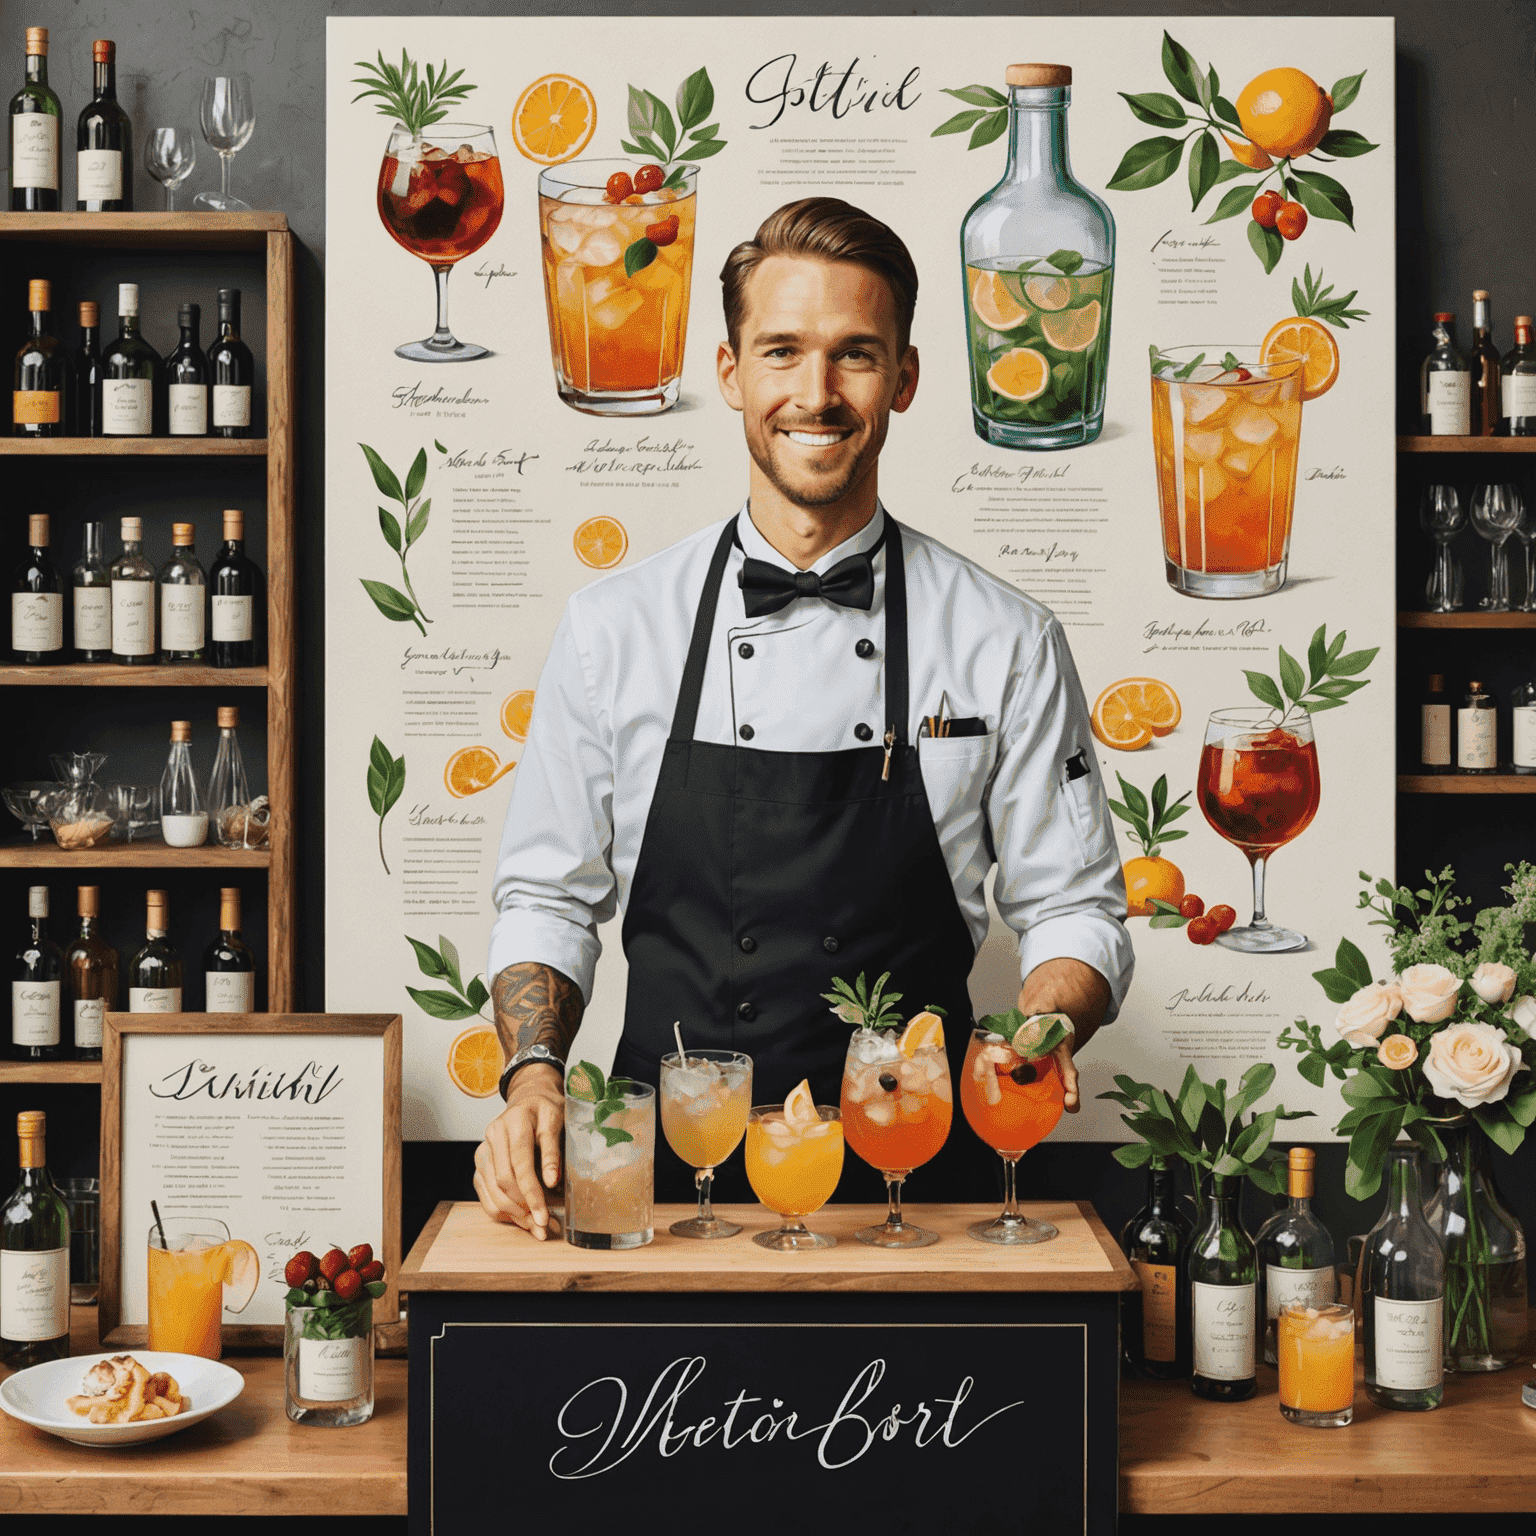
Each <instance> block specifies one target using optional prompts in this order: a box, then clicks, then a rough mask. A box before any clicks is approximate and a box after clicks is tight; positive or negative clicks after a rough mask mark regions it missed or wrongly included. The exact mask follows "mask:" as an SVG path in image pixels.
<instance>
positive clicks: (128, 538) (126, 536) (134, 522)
mask: <svg viewBox="0 0 1536 1536" xmlns="http://www.w3.org/2000/svg"><path fill="white" fill-rule="evenodd" d="M143 537H144V520H143V518H140V517H125V518H124V519H123V524H122V540H123V543H125V544H128V543H135V544H136V543H138V541H139V540H140V539H142V538H143Z"/></svg>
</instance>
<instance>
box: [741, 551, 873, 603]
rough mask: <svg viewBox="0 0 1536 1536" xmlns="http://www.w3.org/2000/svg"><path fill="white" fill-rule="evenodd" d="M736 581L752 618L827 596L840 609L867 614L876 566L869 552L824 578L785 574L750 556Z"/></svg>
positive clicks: (805, 573)
mask: <svg viewBox="0 0 1536 1536" xmlns="http://www.w3.org/2000/svg"><path fill="white" fill-rule="evenodd" d="M737 580H738V581H739V582H740V583H741V592H742V600H743V602H744V603H745V604H746V609H747V617H748V618H749V619H760V618H762V617H763V615H764V614H767V613H777V612H778V611H779V609H781V608H787V607H788V606H789V605H790V604H791V603H792V602H794V600H795V599H796V598H797V597H824V598H826V600H827V601H828V602H829V603H837V604H838V605H839V606H840V607H843V608H863V609H865V610H866V611H867V610H868V609H869V606H870V604H871V603H873V602H874V600H875V563H874V561H873V560H872V559H871V558H870V555H869V554H868V553H867V552H866V553H864V554H859V555H849V556H848V558H847V559H846V560H839V561H838V562H837V564H836V565H834V566H833V567H832V568H831V569H830V570H829V571H828V572H827V573H826V574H825V575H824V576H818V575H817V574H816V572H815V571H786V570H785V569H784V567H783V566H781V565H770V564H769V563H768V561H766V560H754V559H753V558H752V557H751V556H750V555H748V556H747V557H746V561H745V563H744V564H743V566H742V568H741V573H740V575H739V576H738V577H737Z"/></svg>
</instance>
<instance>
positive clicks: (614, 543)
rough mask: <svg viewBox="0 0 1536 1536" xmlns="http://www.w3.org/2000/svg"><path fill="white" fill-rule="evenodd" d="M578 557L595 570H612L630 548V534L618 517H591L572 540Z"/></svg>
mask: <svg viewBox="0 0 1536 1536" xmlns="http://www.w3.org/2000/svg"><path fill="white" fill-rule="evenodd" d="M571 543H572V545H573V546H574V547H575V550H576V558H577V559H578V560H580V561H581V563H582V564H583V565H590V566H591V567H592V569H593V570H595V571H606V570H611V569H612V568H613V567H614V566H616V565H617V564H618V563H619V561H621V560H622V559H623V558H624V556H625V554H626V552H627V551H628V549H629V534H628V533H626V532H625V530H624V524H623V523H621V522H620V521H619V520H618V518H616V517H589V518H588V519H587V520H586V522H584V523H583V524H582V525H581V526H580V527H579V528H578V529H577V530H576V534H575V537H574V538H573V539H572V540H571Z"/></svg>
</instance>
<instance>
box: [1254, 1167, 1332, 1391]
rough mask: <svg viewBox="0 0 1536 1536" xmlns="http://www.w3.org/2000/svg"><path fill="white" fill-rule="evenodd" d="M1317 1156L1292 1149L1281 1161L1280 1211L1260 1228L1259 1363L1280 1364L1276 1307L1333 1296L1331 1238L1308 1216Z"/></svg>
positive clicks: (1313, 1303) (1315, 1303)
mask: <svg viewBox="0 0 1536 1536" xmlns="http://www.w3.org/2000/svg"><path fill="white" fill-rule="evenodd" d="M1316 1167H1317V1153H1316V1152H1314V1151H1313V1150H1312V1148H1311V1147H1292V1148H1291V1150H1290V1153H1289V1155H1288V1157H1287V1160H1286V1193H1287V1194H1288V1195H1289V1196H1290V1198H1289V1200H1288V1201H1287V1202H1286V1206H1285V1209H1284V1210H1280V1211H1276V1212H1275V1214H1274V1215H1273V1216H1271V1217H1270V1218H1269V1220H1268V1221H1266V1222H1265V1223H1264V1225H1263V1226H1262V1227H1260V1228H1259V1234H1258V1236H1257V1237H1256V1238H1255V1239H1254V1246H1255V1247H1256V1248H1257V1249H1258V1261H1259V1281H1260V1284H1261V1285H1262V1286H1263V1287H1264V1361H1265V1364H1266V1365H1275V1364H1278V1362H1279V1358H1280V1357H1279V1355H1278V1353H1277V1352H1276V1344H1277V1335H1276V1326H1277V1323H1278V1320H1279V1317H1280V1308H1281V1307H1291V1306H1300V1307H1326V1306H1328V1305H1329V1304H1330V1303H1332V1302H1333V1301H1334V1300H1336V1299H1337V1297H1338V1292H1339V1276H1338V1271H1337V1270H1335V1268H1334V1258H1333V1239H1332V1238H1331V1237H1330V1236H1329V1235H1328V1229H1327V1227H1325V1226H1324V1225H1323V1224H1322V1222H1320V1221H1319V1220H1318V1219H1317V1217H1316V1216H1315V1215H1313V1213H1312V1191H1313V1181H1314V1170H1315V1169H1316Z"/></svg>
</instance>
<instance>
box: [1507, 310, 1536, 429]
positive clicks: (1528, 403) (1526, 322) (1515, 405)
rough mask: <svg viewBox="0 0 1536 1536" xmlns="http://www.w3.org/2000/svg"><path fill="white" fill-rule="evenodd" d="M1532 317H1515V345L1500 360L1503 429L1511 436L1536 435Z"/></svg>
mask: <svg viewBox="0 0 1536 1536" xmlns="http://www.w3.org/2000/svg"><path fill="white" fill-rule="evenodd" d="M1531 329H1532V327H1531V317H1530V316H1529V315H1516V316H1515V344H1514V346H1512V347H1511V348H1510V349H1509V351H1508V352H1506V353H1505V354H1504V356H1503V357H1502V358H1501V359H1500V361H1499V374H1500V388H1501V392H1502V394H1503V397H1504V407H1503V411H1504V430H1505V431H1506V432H1507V433H1508V434H1509V435H1510V436H1511V437H1536V341H1533V340H1532V338H1531Z"/></svg>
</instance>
